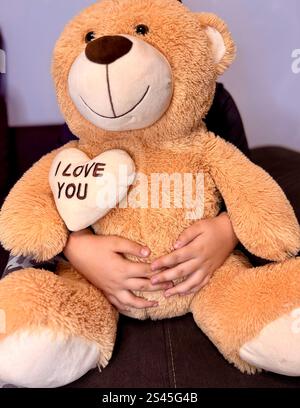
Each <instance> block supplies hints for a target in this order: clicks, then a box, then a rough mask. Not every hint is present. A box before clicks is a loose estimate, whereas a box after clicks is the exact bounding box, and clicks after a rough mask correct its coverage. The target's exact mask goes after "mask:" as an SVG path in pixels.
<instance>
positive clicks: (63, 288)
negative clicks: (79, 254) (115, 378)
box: [0, 263, 117, 388]
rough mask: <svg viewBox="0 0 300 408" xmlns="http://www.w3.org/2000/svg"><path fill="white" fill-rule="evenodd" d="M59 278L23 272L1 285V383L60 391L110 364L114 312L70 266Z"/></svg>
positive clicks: (45, 272)
mask: <svg viewBox="0 0 300 408" xmlns="http://www.w3.org/2000/svg"><path fill="white" fill-rule="evenodd" d="M58 273H59V276H57V275H55V274H53V273H51V272H47V271H45V270H37V269H25V270H22V271H17V272H14V273H12V274H10V275H8V276H7V277H6V278H4V279H3V280H1V281H0V380H2V381H5V382H7V383H10V384H14V385H16V386H21V387H29V388H49V387H60V386H63V385H66V384H69V383H71V382H73V381H75V380H77V379H78V378H80V377H81V376H83V375H84V374H85V373H87V372H88V371H89V370H90V369H92V368H95V367H97V366H99V368H100V367H105V366H106V365H107V363H108V361H109V359H110V357H111V355H112V350H113V346H114V342H115V334H116V325H117V313H116V311H115V310H114V309H113V307H112V306H111V305H110V303H109V302H108V301H107V300H106V298H105V297H104V296H103V294H102V293H101V292H100V291H98V290H97V289H96V288H94V287H93V286H92V285H91V284H89V283H88V282H87V281H85V280H84V279H83V278H80V277H79V276H78V275H77V274H76V272H75V271H74V270H72V268H71V267H70V265H69V264H67V263H66V264H65V265H64V267H63V266H59V267H58Z"/></svg>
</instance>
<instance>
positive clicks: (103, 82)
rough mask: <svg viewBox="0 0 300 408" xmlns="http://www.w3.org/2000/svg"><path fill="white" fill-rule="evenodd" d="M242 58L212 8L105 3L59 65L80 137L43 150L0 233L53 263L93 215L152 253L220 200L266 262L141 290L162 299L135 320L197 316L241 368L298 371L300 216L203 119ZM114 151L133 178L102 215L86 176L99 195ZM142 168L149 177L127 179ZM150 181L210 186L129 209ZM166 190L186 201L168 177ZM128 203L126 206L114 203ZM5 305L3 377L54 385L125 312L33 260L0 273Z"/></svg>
mask: <svg viewBox="0 0 300 408" xmlns="http://www.w3.org/2000/svg"><path fill="white" fill-rule="evenodd" d="M234 55H235V46H234V43H233V41H232V39H231V36H230V34H229V31H228V30H227V27H226V25H225V24H224V23H223V22H222V21H221V20H220V19H219V18H218V17H216V16H215V15H212V14H205V13H200V14H197V13H192V12H191V11H189V10H188V9H187V8H186V7H184V6H183V5H182V4H180V2H178V1H177V0H164V1H162V0H103V1H101V2H98V3H96V4H95V5H92V6H91V7H89V8H87V9H86V10H84V11H83V12H82V13H81V14H80V15H79V16H78V17H76V18H74V19H73V20H72V21H71V22H70V23H69V24H68V26H67V27H66V29H65V30H64V32H63V34H62V35H61V37H60V39H59V41H58V43H57V45H56V48H55V52H54V62H53V76H54V81H55V86H56V92H57V96H58V101H59V104H60V107H61V110H62V112H63V115H64V117H65V119H66V121H67V123H68V125H69V127H70V129H71V130H72V132H73V133H74V134H75V135H77V136H78V138H79V141H78V142H72V143H69V144H68V145H66V146H64V147H63V148H62V149H60V150H59V151H58V150H57V151H54V152H52V153H50V154H48V155H47V156H45V157H43V158H42V159H41V160H40V161H39V162H38V163H37V164H35V165H34V166H33V167H32V168H31V169H30V170H29V171H28V172H27V173H26V174H25V175H24V176H23V178H22V179H21V180H20V181H19V182H18V183H17V184H16V186H15V187H14V188H13V189H12V191H11V192H10V194H9V196H8V198H7V200H6V202H5V204H4V206H3V208H2V211H1V216H0V238H1V241H2V243H3V245H4V246H5V248H7V249H8V250H10V251H11V252H12V254H15V255H20V254H22V255H30V256H33V257H34V258H35V259H36V260H48V259H50V258H52V257H54V256H55V255H57V254H59V253H60V252H61V251H62V250H63V249H64V247H65V245H66V242H67V239H68V235H69V230H68V229H67V227H66V224H67V225H68V227H69V229H70V230H76V229H79V228H82V227H83V226H84V225H86V224H89V223H93V229H94V231H95V233H96V234H105V235H117V236H121V237H125V238H128V239H130V240H134V241H136V242H138V243H141V244H143V245H147V246H148V247H149V248H150V249H151V257H150V259H149V261H151V260H152V259H154V258H156V257H158V256H160V255H162V254H166V253H168V252H169V250H170V247H171V245H172V243H173V242H174V241H175V240H176V239H177V237H178V235H179V234H180V233H181V232H182V231H183V230H184V229H185V228H186V227H188V226H189V225H191V224H192V223H193V222H194V221H195V219H197V218H199V217H202V218H208V217H214V216H216V215H217V214H218V212H219V211H220V206H221V203H222V199H224V201H225V204H226V207H227V210H228V214H229V216H230V219H231V222H232V224H233V227H234V230H235V233H236V235H237V236H238V238H239V240H240V241H241V243H242V244H243V245H244V246H245V247H246V248H247V249H248V250H249V251H250V252H251V253H253V254H255V255H257V256H259V257H262V258H265V259H268V260H271V261H273V262H272V263H270V264H268V265H267V266H263V267H259V268H253V267H252V266H251V265H250V263H249V261H248V260H247V259H246V257H245V256H244V255H242V254H241V253H238V252H234V253H233V254H232V255H231V256H230V257H229V258H228V259H227V261H226V262H225V263H224V265H223V266H222V267H221V268H219V269H218V270H217V271H216V272H215V273H214V275H213V277H212V279H211V281H210V283H209V284H208V285H207V286H206V287H205V288H204V289H202V290H201V291H200V292H198V293H196V294H191V295H187V296H175V297H171V298H166V297H164V296H163V292H151V293H150V292H149V293H148V292H143V291H141V293H140V295H142V296H144V297H145V298H147V299H150V300H152V299H153V300H157V301H159V305H158V306H157V307H155V308H150V309H147V310H146V309H144V310H137V309H131V310H130V311H128V312H127V314H128V315H129V316H131V317H134V318H138V319H146V318H151V319H163V318H170V317H174V316H179V315H183V314H185V313H188V312H191V313H193V316H194V319H195V322H196V324H197V325H198V326H199V327H200V328H201V330H203V331H204V332H205V333H206V334H207V336H209V338H210V339H211V341H212V342H213V343H214V344H215V345H216V346H217V347H218V349H219V350H220V352H221V353H222V354H223V355H224V357H225V358H226V359H227V360H228V361H230V362H231V363H233V364H234V365H235V366H236V367H238V368H239V369H240V370H241V371H243V372H248V373H253V372H255V370H256V368H258V369H265V370H270V371H274V372H277V373H281V374H286V375H295V376H297V375H300V352H299V345H300V333H299V330H298V327H297V319H298V316H299V313H298V312H299V309H298V308H299V307H300V279H299V276H300V260H299V258H293V256H295V255H296V254H297V252H298V250H299V248H300V230H299V225H298V223H297V220H296V218H295V215H294V212H293V209H292V208H291V205H290V204H289V202H288V200H287V199H286V197H285V195H284V194H283V192H282V191H281V189H280V188H279V187H278V185H277V184H276V183H275V182H274V180H273V179H272V178H271V177H270V176H269V175H268V174H266V173H265V172H264V171H263V170H262V169H261V168H259V167H257V166H256V165H254V164H252V163H251V162H250V161H249V160H248V159H247V158H246V157H244V155H243V154H242V153H240V151H239V150H237V149H236V148H235V147H233V146H232V145H231V144H229V143H226V142H224V141H223V140H222V139H220V138H219V137H218V136H216V135H214V134H212V133H209V132H208V131H207V129H206V127H205V125H204V122H203V119H204V118H205V115H206V113H207V112H208V110H209V108H210V106H211V103H212V100H213V96H214V91H215V86H216V80H217V77H218V75H220V74H222V73H223V72H224V71H225V69H226V68H228V67H229V65H230V63H231V62H232V60H233V58H234ZM66 149H71V150H68V151H67V153H66V152H64V151H65V150H66ZM104 153H105V154H106V155H105V154H104ZM58 154H59V156H58ZM103 154H104V156H102V155H103ZM58 158H59V160H58ZM118 160H120V163H121V164H122V165H123V166H124V167H125V169H126V170H128V177H127V178H126V180H125V183H123V184H122V183H121V182H120V181H118V183H117V184H118V187H120V186H123V188H121V190H122V194H121V197H119V199H117V200H114V198H112V199H111V200H108V203H107V202H106V204H107V205H106V207H105V208H104V209H103V208H102V210H101V211H102V212H101V211H100V212H99V213H98V214H95V211H96V210H97V209H96V208H92V209H90V208H91V207H90V206H89V205H90V204H91V203H90V202H86V200H87V198H88V194H89V192H88V191H86V190H85V184H87V186H88V187H89V186H90V185H93V186H94V187H92V188H91V189H92V191H94V190H93V189H95V188H96V187H95V180H93V179H96V184H97V183H99V181H100V182H101V179H102V177H101V174H104V173H105V168H106V166H110V167H111V168H114V163H116V162H117V161H118ZM68 161H69V162H68ZM53 163H54V164H53ZM53 166H54V167H53ZM61 166H62V167H61ZM72 166H73V167H72ZM114 171H115V170H113V171H112V172H114ZM135 171H136V172H138V174H143V175H144V177H140V178H138V177H136V178H135V180H134V181H133V179H130V178H132V175H133V174H134V173H135ZM49 173H50V183H49ZM153 174H164V175H174V174H177V175H178V174H179V175H184V174H192V175H193V178H192V182H191V185H192V188H194V187H195V186H196V185H198V184H199V185H200V186H201V182H200V183H198V181H199V180H201V177H198V179H199V180H198V179H197V176H198V175H199V174H202V175H203V178H202V181H203V183H202V190H203V191H202V190H201V189H200V190H199V191H202V194H201V197H200V199H199V200H196V204H195V205H194V206H190V207H188V208H186V206H181V207H180V206H179V205H170V206H164V205H160V206H151V205H148V206H143V205H140V206H139V205H130V200H131V201H134V203H135V204H137V202H138V199H137V197H136V196H137V195H138V194H137V190H136V189H137V188H138V185H140V184H141V182H142V183H144V184H145V183H146V186H147V191H148V192H149V194H150V190H151V179H152V175H153ZM68 177H69V179H68ZM86 178H88V182H86ZM145 178H146V179H145ZM75 179H76V180H75ZM68 180H69V181H70V182H68ZM141 180H142V181H141ZM197 180H198V181H197ZM64 183H67V184H64ZM76 183H77V184H76ZM93 183H94V184H93ZM131 183H133V184H132V185H131V186H130V187H129V185H130V184H131ZM50 184H51V187H52V189H51V187H50ZM100 184H101V183H100ZM104 184H105V183H104ZM55 186H56V187H57V188H56V187H55ZM124 186H125V187H124ZM98 187H99V188H100V191H102V190H101V189H103V188H104V187H103V185H100V186H99V185H98ZM128 188H129V190H128V194H126V192H127V189H128ZM170 189H171V191H170V193H171V198H174V199H176V198H178V197H177V195H176V194H177V192H175V183H171V187H170ZM52 190H53V191H52ZM139 192H141V189H140V190H139ZM53 193H54V198H53ZM131 193H132V194H131ZM59 195H60V196H59ZM125 196H126V197H127V199H128V202H129V204H128V205H127V206H126V205H120V203H122V202H123V201H124V199H125V198H124V197H125ZM59 197H63V200H62V202H59ZM94 198H95V197H94ZM198 198H199V197H198ZM74 200H75V201H74ZM78 201H81V202H82V207H80V206H78ZM55 203H56V204H57V206H56V204H55ZM68 203H69V204H68ZM70 203H71V204H70ZM117 203H119V205H116V206H115V208H113V209H112V210H111V211H109V209H110V208H112V207H114V204H117ZM79 207H80V208H79ZM168 207H169V208H168ZM89 209H90V210H89ZM72 211H74V212H75V213H73V212H72ZM89 211H90V212H91V213H93V216H92V217H90V214H89ZM68 212H69V213H72V214H73V215H72V216H71V217H70V216H69V217H68V214H67V213H68ZM94 218H96V219H94ZM64 220H65V221H66V222H65V221H64ZM77 221H78V222H77ZM140 261H142V260H140ZM0 309H1V310H2V312H3V316H5V323H6V325H5V326H6V327H5V330H3V333H1V334H0V378H1V379H2V380H5V381H7V382H11V383H14V384H17V385H20V386H29V387H56V386H61V385H63V384H66V383H70V382H72V381H74V380H75V379H77V378H79V377H80V376H82V375H83V374H85V373H86V372H87V371H88V370H89V369H91V368H93V367H96V366H97V365H98V366H99V367H100V366H101V367H104V366H105V365H106V364H107V363H108V361H109V359H110V357H111V355H112V351H113V347H114V342H115V336H116V329H117V320H118V314H117V312H116V311H115V309H114V308H113V307H112V305H111V304H110V303H109V302H108V301H107V299H106V298H105V297H104V295H103V294H102V293H101V291H99V290H97V289H96V288H95V287H93V286H92V285H91V284H90V283H89V282H88V281H86V280H85V279H84V278H83V277H82V276H80V275H79V274H78V273H76V271H75V270H73V269H72V267H71V266H70V264H68V263H67V262H61V263H60V264H59V266H58V270H57V274H53V273H50V272H47V271H42V270H36V269H27V270H23V271H20V272H14V273H12V274H11V275H9V276H8V277H6V278H4V279H3V280H2V281H1V283H0ZM191 352H193V351H192V350H191Z"/></svg>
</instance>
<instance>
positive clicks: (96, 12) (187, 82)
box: [53, 0, 235, 143]
mask: <svg viewBox="0 0 300 408" xmlns="http://www.w3.org/2000/svg"><path fill="white" fill-rule="evenodd" d="M234 55H235V46H234V43H233V41H232V38H231V36H230V33H229V31H228V29H227V27H226V25H225V23H224V22H223V21H222V20H221V19H219V18H218V17H217V16H215V15H213V14H208V13H193V12H191V11H190V10H189V9H187V8H186V7H185V6H184V5H183V4H181V2H180V1H178V0H102V1H99V2H97V3H95V4H93V5H92V6H90V7H89V8H87V9H85V10H84V11H83V12H81V14H79V15H78V16H77V17H75V18H74V19H73V20H72V21H71V22H70V23H69V24H68V25H67V26H66V28H65V30H64V31H63V33H62V35H61V37H60V39H59V40H58V42H57V44H56V47H55V51H54V59H53V77H54V82H55V87H56V92H57V97H58V102H59V105H60V108H61V111H62V113H63V115H64V117H65V120H66V121H67V123H68V125H69V127H70V129H71V131H72V132H73V133H74V134H75V135H77V136H78V137H79V138H80V139H81V140H84V141H85V142H92V143H98V142H99V141H101V140H103V138H128V137H130V138H134V137H139V138H147V139H148V141H149V140H151V139H153V140H154V135H159V138H160V140H161V139H162V138H163V139H165V140H169V139H171V138H175V137H184V135H188V134H190V133H191V131H193V130H194V129H197V128H198V127H199V126H200V125H201V124H202V120H203V119H204V117H205V115H206V113H207V112H208V110H209V108H210V106H211V103H212V100H213V96H214V92H215V85H216V80H217V77H218V75H220V74H222V73H223V72H224V71H225V69H226V68H227V67H228V66H229V65H230V63H231V62H232V60H233V58H234Z"/></svg>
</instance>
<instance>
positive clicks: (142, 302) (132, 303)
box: [120, 291, 158, 309]
mask: <svg viewBox="0 0 300 408" xmlns="http://www.w3.org/2000/svg"><path fill="white" fill-rule="evenodd" d="M120 301H121V302H122V303H124V304H125V306H129V307H134V308H135V309H145V308H149V307H155V306H158V302H155V301H150V300H146V299H144V298H142V297H138V296H135V295H134V294H133V293H131V292H129V291H124V293H123V294H122V295H121V296H120Z"/></svg>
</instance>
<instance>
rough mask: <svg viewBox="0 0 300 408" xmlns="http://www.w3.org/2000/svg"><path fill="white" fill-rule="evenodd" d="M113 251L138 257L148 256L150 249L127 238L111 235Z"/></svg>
mask: <svg viewBox="0 0 300 408" xmlns="http://www.w3.org/2000/svg"><path fill="white" fill-rule="evenodd" d="M112 241H113V245H114V248H113V249H114V251H115V252H120V253H122V254H130V255H134V256H138V257H148V256H149V255H150V249H149V248H147V247H144V246H142V245H140V244H138V243H137V242H133V241H130V240H129V239H125V238H121V237H112Z"/></svg>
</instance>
